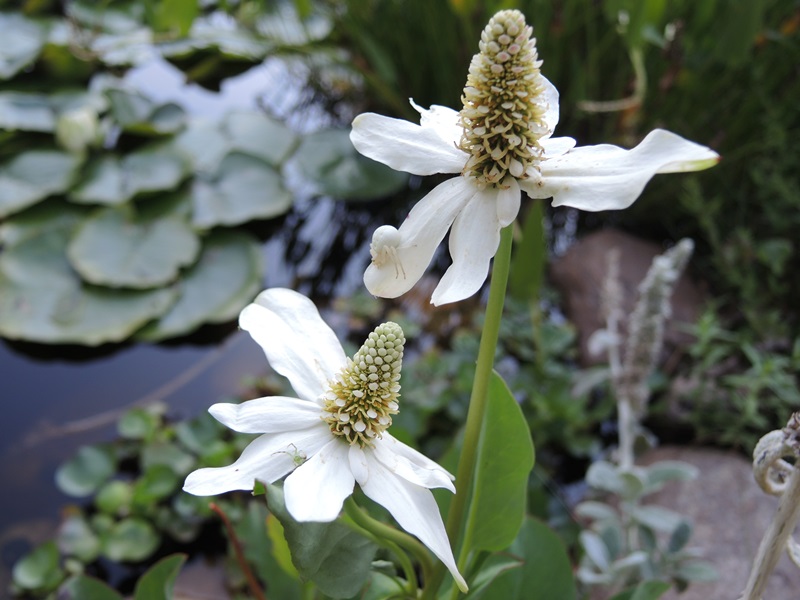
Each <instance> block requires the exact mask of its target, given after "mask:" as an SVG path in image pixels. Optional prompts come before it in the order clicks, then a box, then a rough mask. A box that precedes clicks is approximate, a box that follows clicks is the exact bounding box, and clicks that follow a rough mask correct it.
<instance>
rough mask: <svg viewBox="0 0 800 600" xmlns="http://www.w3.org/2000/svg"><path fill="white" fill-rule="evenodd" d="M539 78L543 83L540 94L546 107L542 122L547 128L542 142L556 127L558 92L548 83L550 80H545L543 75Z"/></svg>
mask: <svg viewBox="0 0 800 600" xmlns="http://www.w3.org/2000/svg"><path fill="white" fill-rule="evenodd" d="M540 77H541V79H542V80H543V82H544V92H543V93H542V98H543V100H544V102H545V103H546V105H547V110H546V111H545V113H544V116H543V120H544V123H545V125H546V126H547V130H548V133H546V134H545V135H544V137H543V138H542V141H544V140H545V139H547V138H549V137H550V136H551V135H553V131H555V129H556V125H558V116H559V114H558V110H559V109H558V90H557V89H556V86H554V85H553V84H552V83H550V80H549V79H547V77H545V76H544V75H542V76H540Z"/></svg>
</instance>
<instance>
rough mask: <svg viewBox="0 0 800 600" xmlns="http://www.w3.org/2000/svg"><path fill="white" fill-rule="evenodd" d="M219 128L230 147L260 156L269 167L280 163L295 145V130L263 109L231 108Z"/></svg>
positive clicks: (296, 138)
mask: <svg viewBox="0 0 800 600" xmlns="http://www.w3.org/2000/svg"><path fill="white" fill-rule="evenodd" d="M223 128H224V130H225V132H226V133H227V135H228V138H229V139H230V144H231V148H232V149H233V150H238V151H240V152H242V153H244V154H249V155H251V156H255V157H256V158H260V159H261V160H263V161H264V162H266V163H267V164H270V165H272V166H273V167H277V166H280V165H281V164H282V163H283V161H285V160H286V158H287V157H288V156H289V154H291V152H292V150H294V148H295V147H296V146H297V140H298V137H297V134H296V133H294V132H293V131H292V130H291V129H289V128H288V127H286V126H285V125H284V124H283V123H279V122H278V121H275V120H274V119H270V118H269V117H268V116H267V115H265V114H263V113H258V112H232V113H230V114H228V116H227V117H226V118H225V121H224V123H223ZM267 140H269V143H266V141H267Z"/></svg>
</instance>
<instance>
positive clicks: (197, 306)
mask: <svg viewBox="0 0 800 600" xmlns="http://www.w3.org/2000/svg"><path fill="white" fill-rule="evenodd" d="M262 274H263V267H262V259H261V249H260V246H259V244H258V242H257V241H256V240H255V239H253V238H252V237H251V236H250V235H249V234H247V233H245V232H243V231H226V230H215V231H212V232H211V234H209V235H208V236H207V237H206V238H204V240H203V249H202V252H201V254H200V258H199V260H198V261H197V263H195V264H194V265H193V266H192V267H190V268H189V269H188V270H187V271H186V272H185V273H184V274H183V276H182V277H181V279H180V281H179V283H178V288H177V289H178V292H179V294H180V295H179V297H178V300H177V302H175V304H174V305H173V306H172V308H171V309H170V310H169V311H168V312H167V313H166V314H165V315H164V316H162V317H161V318H160V319H158V320H157V321H154V322H153V323H151V324H150V325H148V326H147V327H145V328H144V329H142V330H141V331H140V332H139V333H138V334H137V336H136V337H137V338H138V339H142V340H147V341H159V340H163V339H167V338H171V337H176V336H179V335H185V334H187V333H190V332H192V331H194V330H195V329H196V328H197V327H199V326H200V325H202V324H204V323H225V322H227V321H230V320H232V319H234V318H236V315H238V314H239V312H240V311H241V310H242V308H244V307H245V306H246V305H247V303H248V302H251V301H252V300H253V298H254V297H255V295H256V294H257V293H258V292H259V290H260V289H261V280H262Z"/></svg>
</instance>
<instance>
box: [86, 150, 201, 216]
mask: <svg viewBox="0 0 800 600" xmlns="http://www.w3.org/2000/svg"><path fill="white" fill-rule="evenodd" d="M187 174H188V165H187V161H186V159H185V158H184V157H183V156H182V155H181V154H179V153H178V151H177V150H175V149H173V148H170V147H169V146H166V145H158V146H153V147H149V148H145V149H142V150H138V151H136V152H132V153H130V154H128V155H127V156H125V157H123V158H120V157H117V156H103V157H101V158H100V159H98V160H96V161H95V162H93V163H92V164H91V165H90V166H89V169H88V171H87V173H86V176H85V178H84V180H83V181H82V182H81V183H80V184H79V185H78V186H77V187H75V189H73V191H72V192H71V194H70V200H72V201H74V202H78V203H83V204H108V205H116V204H123V203H124V202H127V201H128V200H130V199H131V198H133V197H134V196H136V195H137V194H144V193H150V192H158V191H163V190H173V189H175V188H176V187H177V186H178V185H179V184H180V183H181V181H183V179H184V177H186V175H187Z"/></svg>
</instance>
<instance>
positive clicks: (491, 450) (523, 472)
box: [470, 373, 534, 550]
mask: <svg viewBox="0 0 800 600" xmlns="http://www.w3.org/2000/svg"><path fill="white" fill-rule="evenodd" d="M533 463H534V450H533V442H532V441H531V434H530V430H529V429H528V423H527V421H526V420H525V416H524V415H523V414H522V409H521V408H520V407H519V404H517V401H516V400H515V399H514V396H513V395H512V394H511V391H510V390H509V389H508V386H507V385H506V384H505V382H504V381H503V379H502V378H501V377H500V375H498V374H497V373H492V378H491V381H490V382H489V397H488V404H487V407H486V415H485V418H484V422H483V429H482V431H481V438H480V443H479V447H478V462H477V466H476V472H475V488H474V492H473V499H472V503H473V506H472V507H471V509H470V511H471V513H472V514H473V515H474V517H472V518H471V521H472V527H473V535H472V549H475V550H502V549H503V548H505V547H506V546H508V545H509V544H510V543H511V542H512V541H513V540H514V538H515V537H516V535H517V532H518V531H519V528H520V526H521V525H522V520H523V518H524V517H525V501H526V498H527V490H528V476H529V475H530V472H531V469H533Z"/></svg>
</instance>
